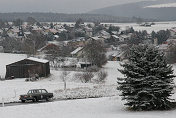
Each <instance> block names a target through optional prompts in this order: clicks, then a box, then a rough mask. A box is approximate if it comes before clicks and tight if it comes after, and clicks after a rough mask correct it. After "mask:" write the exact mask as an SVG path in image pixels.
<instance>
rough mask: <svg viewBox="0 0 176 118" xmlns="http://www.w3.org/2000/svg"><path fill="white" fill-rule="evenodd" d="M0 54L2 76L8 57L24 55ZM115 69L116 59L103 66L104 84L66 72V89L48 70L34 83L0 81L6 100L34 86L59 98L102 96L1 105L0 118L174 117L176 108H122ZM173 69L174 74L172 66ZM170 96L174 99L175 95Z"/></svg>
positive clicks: (56, 75)
mask: <svg viewBox="0 0 176 118" xmlns="http://www.w3.org/2000/svg"><path fill="white" fill-rule="evenodd" d="M0 56H1V58H0V71H1V74H2V75H3V74H5V68H3V67H5V66H4V65H6V64H9V63H11V62H10V61H9V57H13V59H12V60H11V61H12V62H14V61H18V60H20V59H23V58H25V56H24V55H11V54H1V55H0ZM5 58H6V59H5ZM2 65H3V66H2ZM119 68H121V67H120V64H119V62H112V61H110V62H108V63H107V64H106V65H105V66H104V70H105V71H107V73H108V77H107V79H106V82H105V83H104V84H96V83H81V82H79V81H76V78H74V74H75V73H76V72H70V74H69V79H68V82H67V88H68V90H67V91H63V88H64V87H63V85H64V84H63V82H62V80H61V79H60V75H61V71H54V70H52V71H51V74H52V75H51V76H50V77H49V78H43V79H41V80H40V81H37V82H25V81H24V79H15V80H7V81H0V95H1V96H0V102H1V100H2V97H3V98H5V101H6V102H13V101H18V98H19V95H20V94H24V93H26V92H27V91H28V90H29V89H34V88H45V89H47V90H48V91H49V92H54V94H55V97H56V98H63V99H64V98H67V97H68V96H69V97H72V98H75V97H78V98H79V97H80V96H79V95H80V94H81V95H82V96H83V97H85V98H87V96H94V97H97V95H98V97H103V98H95V99H82V100H69V101H56V102H50V103H41V104H31V105H19V106H11V107H3V108H2V107H1V108H0V118H49V117H50V118H58V117H60V118H70V117H71V118H100V117H101V118H118V117H119V118H151V117H153V118H168V117H170V118H175V116H176V110H171V111H151V112H132V111H131V112H130V111H128V110H126V109H125V106H124V105H123V104H124V101H121V98H120V97H119V96H118V94H119V93H118V91H117V90H116V87H117V77H122V75H121V74H120V73H119V72H118V70H117V69H119ZM173 68H174V73H175V74H176V65H173ZM15 93H16V94H15ZM58 93H59V94H58ZM105 95H107V97H105ZM110 96H113V97H110ZM80 98H82V97H80ZM173 98H174V99H175V98H176V94H174V96H173Z"/></svg>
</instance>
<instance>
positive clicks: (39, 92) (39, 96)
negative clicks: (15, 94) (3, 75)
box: [19, 89, 53, 102]
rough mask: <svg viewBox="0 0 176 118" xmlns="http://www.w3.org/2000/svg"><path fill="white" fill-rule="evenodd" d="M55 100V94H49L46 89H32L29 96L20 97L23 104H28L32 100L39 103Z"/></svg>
mask: <svg viewBox="0 0 176 118" xmlns="http://www.w3.org/2000/svg"><path fill="white" fill-rule="evenodd" d="M51 98H53V93H48V91H47V90H46V89H32V90H29V91H28V93H27V94H25V95H20V99H19V100H21V101H22V102H26V101H29V100H32V101H33V102H37V101H39V100H46V101H49V100H50V99H51Z"/></svg>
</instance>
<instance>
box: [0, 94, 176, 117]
mask: <svg viewBox="0 0 176 118" xmlns="http://www.w3.org/2000/svg"><path fill="white" fill-rule="evenodd" d="M175 116H176V110H171V111H146V112H132V111H127V110H126V109H125V107H124V106H123V102H122V101H121V100H120V98H119V97H108V98H95V99H85V100H70V101H59V102H52V103H41V104H33V105H24V106H23V105H20V106H12V107H4V108H2V107H1V108H0V117H1V118H175Z"/></svg>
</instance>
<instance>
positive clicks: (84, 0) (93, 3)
mask: <svg viewBox="0 0 176 118" xmlns="http://www.w3.org/2000/svg"><path fill="white" fill-rule="evenodd" d="M136 1H144V0H0V12H1V13H2V12H3V13H4V12H57V13H85V12H88V11H91V10H94V9H97V8H103V7H108V6H112V5H117V4H124V3H127V2H136ZM145 1H146V0H145ZM148 1H149V0H148Z"/></svg>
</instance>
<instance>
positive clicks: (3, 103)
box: [2, 98, 4, 107]
mask: <svg viewBox="0 0 176 118" xmlns="http://www.w3.org/2000/svg"><path fill="white" fill-rule="evenodd" d="M2 107H4V98H2Z"/></svg>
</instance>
